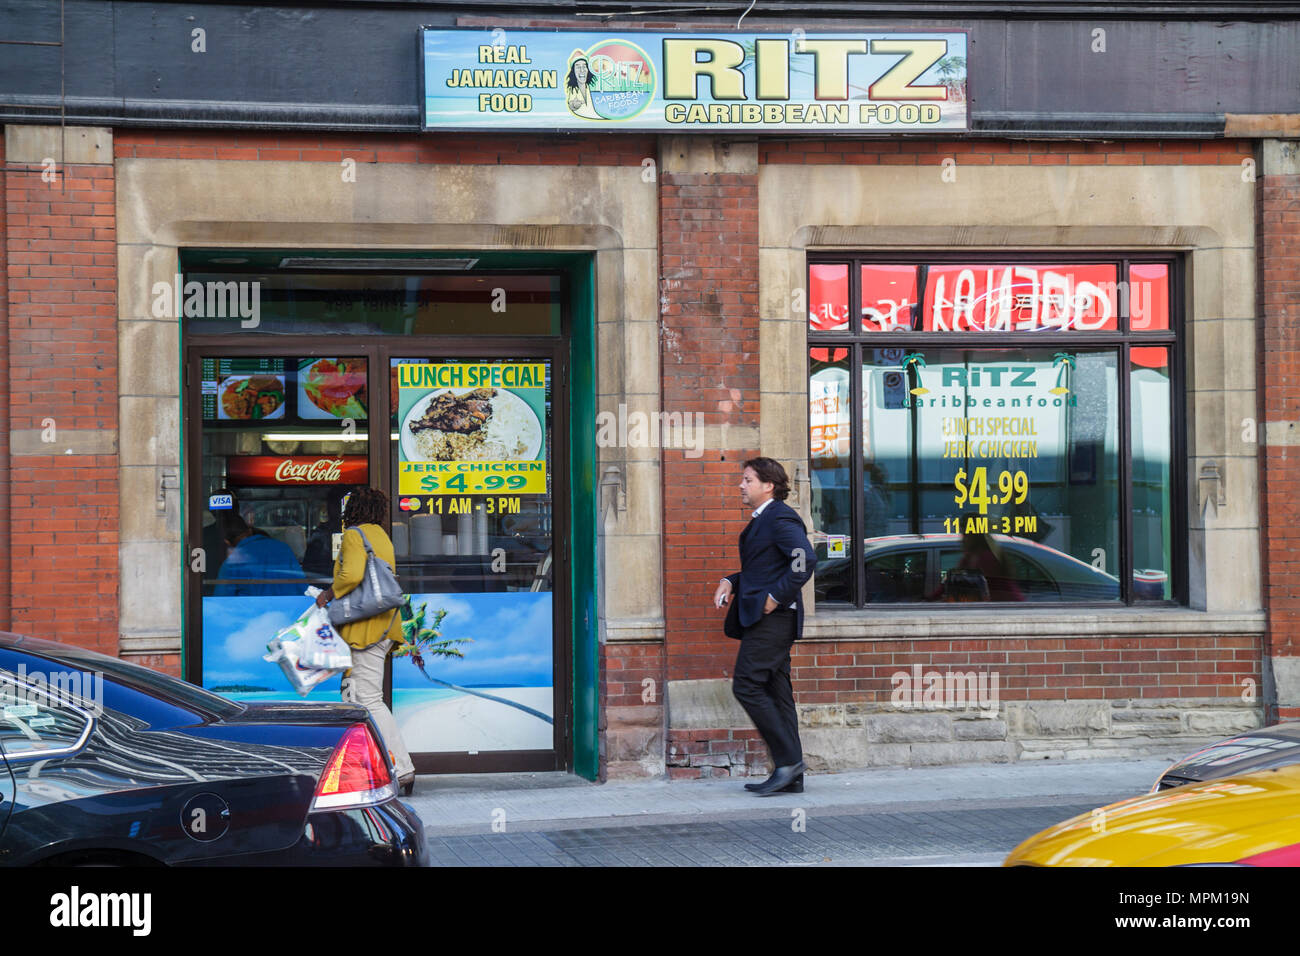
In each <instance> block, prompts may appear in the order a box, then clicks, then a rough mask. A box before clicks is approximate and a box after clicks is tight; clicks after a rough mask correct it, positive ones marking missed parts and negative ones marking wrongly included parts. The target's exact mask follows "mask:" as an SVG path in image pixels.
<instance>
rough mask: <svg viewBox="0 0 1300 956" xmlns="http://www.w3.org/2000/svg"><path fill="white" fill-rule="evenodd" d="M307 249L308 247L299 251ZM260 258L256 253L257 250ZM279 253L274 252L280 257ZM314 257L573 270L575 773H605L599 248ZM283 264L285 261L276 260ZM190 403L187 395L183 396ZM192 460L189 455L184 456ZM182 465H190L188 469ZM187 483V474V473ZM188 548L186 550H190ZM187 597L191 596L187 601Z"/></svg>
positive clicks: (326, 253) (325, 253)
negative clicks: (467, 260) (599, 509)
mask: <svg viewBox="0 0 1300 956" xmlns="http://www.w3.org/2000/svg"><path fill="white" fill-rule="evenodd" d="M294 251H296V252H298V253H299V254H302V253H303V252H305V251H306V250H302V249H297V250H294ZM197 252H198V250H186V249H182V250H181V251H180V257H179V258H180V260H181V261H180V262H179V264H178V271H181V272H186V271H187V269H186V267H187V266H189V267H190V268H192V263H191V262H187V261H186V260H187V257H188V256H191V255H193V254H194V253H197ZM250 252H251V251H250V250H248V249H225V250H214V249H204V250H202V254H206V255H223V254H224V255H239V256H249V255H250ZM252 254H253V255H257V253H256V252H252ZM279 254H280V253H279V252H278V251H277V252H276V253H273V254H272V256H275V257H278V255H279ZM311 255H312V256H314V257H319V258H334V257H347V258H358V257H384V258H426V259H427V258H463V257H466V256H470V257H473V258H476V259H477V260H478V263H477V264H476V267H477V268H482V269H548V270H559V271H562V272H564V273H565V275H566V278H567V280H568V281H567V286H568V290H569V303H568V306H569V315H570V336H569V343H570V345H569V356H568V369H567V373H568V376H569V379H568V380H569V397H570V411H569V463H568V464H569V472H570V474H569V543H570V546H571V551H572V553H571V554H568V555H565V554H563V553H562V554H561V560H564V559H565V558H566V557H567V559H568V560H569V561H570V574H569V582H570V585H569V586H570V589H571V593H570V595H569V597H570V603H569V607H570V609H571V621H570V627H571V645H570V651H571V656H570V659H571V661H572V665H571V666H572V668H573V674H572V686H571V690H572V694H571V698H570V699H571V700H572V707H573V715H572V719H573V727H572V734H571V740H572V744H573V752H572V755H571V758H570V759H571V761H572V763H571V767H572V770H573V772H574V773H575V774H577V775H578V776H580V777H585V778H586V779H588V780H595V779H596V778H597V775H598V774H599V771H600V737H599V729H598V727H599V714H600V700H599V665H600V661H599V656H598V652H599V648H598V639H597V627H598V625H597V614H598V607H597V602H596V595H597V594H598V593H599V590H598V582H597V580H596V576H597V573H598V567H599V565H598V562H597V560H596V557H597V555H596V527H597V525H596V515H597V504H596V490H597V488H596V263H595V256H594V255H593V254H592V253H582V252H514V251H490V252H484V251H478V250H464V251H448V250H437V251H431V250H419V251H403V252H399V253H394V252H390V251H387V250H385V251H382V252H380V251H375V250H365V251H350V250H342V249H330V250H311ZM276 261H278V258H277V259H276ZM177 338H178V343H179V344H180V348H179V349H178V351H179V352H180V354H179V355H178V356H177V358H178V361H180V362H181V367H182V376H181V378H182V380H183V378H184V376H183V372H184V344H183V343H184V340H185V337H184V336H183V335H181V336H178V337H177ZM181 400H182V408H183V407H184V406H183V402H184V396H183V394H182V396H181ZM180 418H181V422H182V426H181V427H182V435H181V447H182V448H185V447H188V446H187V445H186V436H185V430H186V427H187V425H188V423H187V422H186V421H185V416H184V414H182V415H181V416H180ZM182 458H184V456H182ZM184 464H185V463H184V462H182V468H184ZM181 481H182V485H181V487H182V488H186V487H188V486H187V485H185V484H184V481H185V476H184V473H183V472H182V475H181ZM183 550H184V549H182V551H183ZM182 562H183V566H182V569H181V573H182V575H184V574H186V573H187V571H188V564H187V562H186V560H185V556H184V554H182ZM186 600H187V598H186V596H185V595H184V594H183V595H182V602H184V601H186ZM187 614H188V609H187V608H185V607H182V621H188V616H187ZM188 648H189V642H188V641H187V640H185V639H184V638H182V641H181V653H182V664H181V666H182V673H188V670H185V669H184V668H185V667H186V665H187V664H188V661H187V660H186V658H187V656H188Z"/></svg>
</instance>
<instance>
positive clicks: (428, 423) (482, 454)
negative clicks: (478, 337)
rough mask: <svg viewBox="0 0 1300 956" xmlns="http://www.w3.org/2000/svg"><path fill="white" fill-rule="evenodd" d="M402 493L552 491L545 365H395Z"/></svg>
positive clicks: (526, 363)
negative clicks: (548, 488) (549, 485)
mask: <svg viewBox="0 0 1300 956" xmlns="http://www.w3.org/2000/svg"><path fill="white" fill-rule="evenodd" d="M397 386H398V421H399V422H400V423H401V425H400V428H399V438H398V448H399V459H398V488H397V490H398V494H400V495H420V494H424V495H430V494H436V495H445V494H454V495H482V494H503V493H508V494H511V495H540V494H545V493H546V448H545V428H544V426H543V422H544V421H545V419H546V365H545V363H544V362H520V363H504V362H503V363H492V364H478V363H466V362H448V363H442V364H404V365H399V366H397Z"/></svg>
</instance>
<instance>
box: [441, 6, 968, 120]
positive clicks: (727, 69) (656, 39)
mask: <svg viewBox="0 0 1300 956" xmlns="http://www.w3.org/2000/svg"><path fill="white" fill-rule="evenodd" d="M420 44H421V51H422V57H423V60H422V66H423V69H422V77H423V82H424V89H423V114H424V121H423V126H424V128H425V129H514V130H538V131H548V130H570V131H573V130H602V131H608V130H620V129H621V130H667V131H675V132H681V131H695V132H698V131H712V132H717V131H721V130H730V131H737V132H746V133H754V132H775V133H785V134H789V133H798V132H813V131H823V132H840V133H847V132H852V133H864V132H870V133H898V132H935V131H939V130H944V131H954V130H964V129H966V127H967V117H966V34H965V33H962V32H942V33H920V32H918V33H913V32H908V31H899V32H889V33H884V32H879V33H877V32H872V33H805V32H804V31H802V30H795V31H793V32H792V33H789V34H786V33H732V34H709V35H691V34H685V33H656V32H652V31H639V30H627V31H618V32H617V33H595V32H583V31H572V30H559V31H556V30H492V31H486V30H434V29H425V30H422V31H421V37H420Z"/></svg>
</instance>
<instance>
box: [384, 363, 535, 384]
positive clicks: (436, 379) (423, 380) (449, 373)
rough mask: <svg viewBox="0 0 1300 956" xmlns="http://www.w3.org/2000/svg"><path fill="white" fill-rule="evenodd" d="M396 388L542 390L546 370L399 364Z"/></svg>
mask: <svg viewBox="0 0 1300 956" xmlns="http://www.w3.org/2000/svg"><path fill="white" fill-rule="evenodd" d="M397 368H398V379H397V384H398V387H400V388H476V387H479V386H484V385H491V386H494V387H496V388H542V387H543V386H544V385H545V384H546V369H545V366H544V365H543V364H542V363H533V364H527V365H465V364H461V363H456V364H453V365H399V366H398V367H397Z"/></svg>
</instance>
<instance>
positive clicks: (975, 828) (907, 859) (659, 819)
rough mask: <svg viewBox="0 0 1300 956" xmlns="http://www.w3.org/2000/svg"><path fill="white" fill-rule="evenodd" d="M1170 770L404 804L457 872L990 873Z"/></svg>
mask: <svg viewBox="0 0 1300 956" xmlns="http://www.w3.org/2000/svg"><path fill="white" fill-rule="evenodd" d="M1169 762H1170V761H1168V760H1165V759H1155V760H1153V759H1141V760H1078V761H1070V762H1067V763H1060V762H1056V761H1036V762H1026V763H1016V764H973V765H964V766H944V767H933V768H918V769H873V770H860V771H852V772H845V773H836V774H817V775H808V776H807V778H806V789H805V792H804V793H803V794H781V795H779V796H775V797H767V798H759V797H755V796H754V795H753V794H750V793H747V792H745V790H744V789H743V786H742V785H743V783H745V782H746V781H744V780H742V779H710V780H694V781H673V782H671V783H669V782H668V781H667V780H662V779H653V780H625V781H615V782H612V783H606V784H603V785H601V784H593V783H590V782H588V781H585V780H582V779H580V778H578V777H574V776H572V775H569V774H563V773H535V774H464V775H453V776H421V777H420V778H418V781H417V784H416V793H415V795H414V796H413V797H410V798H407V802H409V803H410V804H411V805H412V806H414V807H415V809H416V811H417V812H418V813H419V814H420V818H421V819H422V820H423V821H424V823H425V831H426V834H427V836H428V837H429V840H430V847H431V851H432V855H433V858H434V861H435V863H437V864H440V865H452V866H465V865H469V866H602V865H615V866H619V865H625V866H745V865H760V866H772V865H776V866H780V865H824V866H837V865H854V866H862V865H868V866H900V865H906V866H912V865H923V866H992V865H996V864H997V863H999V862H1001V860H1002V859H1003V858H1004V857H1005V856H1006V854H1007V852H1009V851H1010V850H1011V849H1012V848H1013V847H1014V846H1015V845H1016V844H1017V843H1019V842H1020V841H1021V840H1023V839H1024V838H1025V837H1027V836H1030V835H1031V834H1033V833H1035V832H1037V831H1039V830H1041V829H1043V828H1045V827H1048V826H1051V825H1052V824H1054V823H1057V822H1059V821H1061V820H1064V819H1066V818H1068V817H1071V816H1075V815H1076V814H1079V813H1086V812H1088V811H1089V810H1091V809H1092V808H1095V807H1099V806H1104V805H1106V804H1108V803H1113V802H1115V801H1116V800H1121V799H1125V798H1127V797H1131V796H1137V795H1139V794H1142V793H1145V792H1146V791H1147V790H1149V789H1150V787H1151V785H1152V783H1153V782H1154V780H1155V778H1156V777H1157V776H1158V775H1159V773H1160V772H1161V771H1162V770H1164V769H1165V767H1167V766H1168V765H1169Z"/></svg>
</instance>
